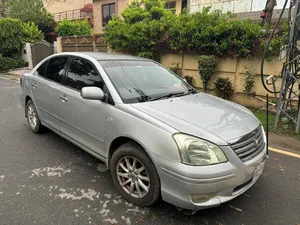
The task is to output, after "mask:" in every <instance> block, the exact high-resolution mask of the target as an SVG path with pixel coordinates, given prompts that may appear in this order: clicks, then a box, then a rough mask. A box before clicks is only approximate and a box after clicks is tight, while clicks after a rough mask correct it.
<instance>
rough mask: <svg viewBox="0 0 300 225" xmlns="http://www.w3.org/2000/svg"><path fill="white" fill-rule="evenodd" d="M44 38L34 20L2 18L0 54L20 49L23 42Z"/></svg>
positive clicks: (8, 53)
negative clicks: (23, 21)
mask: <svg viewBox="0 0 300 225" xmlns="http://www.w3.org/2000/svg"><path fill="white" fill-rule="evenodd" d="M43 38H44V36H43V34H42V33H41V31H40V30H39V29H38V27H37V26H36V25H35V24H34V23H33V22H28V23H22V22H21V20H19V19H12V18H0V54H3V55H11V54H12V53H14V52H18V51H20V50H21V47H22V44H24V43H26V42H30V43H33V42H36V41H38V40H42V39H43Z"/></svg>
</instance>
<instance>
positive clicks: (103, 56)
mask: <svg viewBox="0 0 300 225" xmlns="http://www.w3.org/2000/svg"><path fill="white" fill-rule="evenodd" d="M56 55H57V56H58V55H72V56H81V57H84V56H90V57H93V58H94V59H96V60H98V61H99V60H101V61H102V60H135V61H145V60H147V61H151V60H150V59H146V58H141V57H136V56H130V55H123V54H113V53H105V52H64V53H58V54H56Z"/></svg>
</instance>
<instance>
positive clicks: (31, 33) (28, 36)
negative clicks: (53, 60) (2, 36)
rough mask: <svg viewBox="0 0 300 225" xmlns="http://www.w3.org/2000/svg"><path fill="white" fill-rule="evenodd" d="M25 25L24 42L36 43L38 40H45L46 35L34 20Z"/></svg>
mask: <svg viewBox="0 0 300 225" xmlns="http://www.w3.org/2000/svg"><path fill="white" fill-rule="evenodd" d="M23 27H24V33H23V43H34V42H36V41H39V40H43V38H44V35H43V33H42V31H40V30H39V28H38V27H37V26H36V25H35V23H34V22H28V23H23Z"/></svg>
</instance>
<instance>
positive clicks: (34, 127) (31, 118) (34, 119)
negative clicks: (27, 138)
mask: <svg viewBox="0 0 300 225" xmlns="http://www.w3.org/2000/svg"><path fill="white" fill-rule="evenodd" d="M26 115H27V121H28V125H29V127H30V129H31V131H32V132H33V133H41V132H42V129H43V126H42V124H41V121H40V119H39V116H38V114H37V110H36V107H35V105H34V103H33V101H32V100H28V102H27V104H26Z"/></svg>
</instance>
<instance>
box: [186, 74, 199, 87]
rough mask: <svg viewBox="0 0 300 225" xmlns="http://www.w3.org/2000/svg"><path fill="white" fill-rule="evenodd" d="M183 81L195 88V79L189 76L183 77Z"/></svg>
mask: <svg viewBox="0 0 300 225" xmlns="http://www.w3.org/2000/svg"><path fill="white" fill-rule="evenodd" d="M184 79H185V80H186V82H187V83H188V84H189V85H191V86H192V87H195V83H196V81H195V79H194V77H191V76H184Z"/></svg>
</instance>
